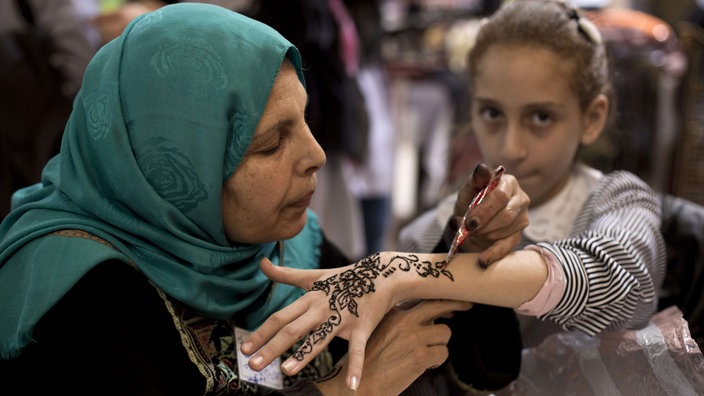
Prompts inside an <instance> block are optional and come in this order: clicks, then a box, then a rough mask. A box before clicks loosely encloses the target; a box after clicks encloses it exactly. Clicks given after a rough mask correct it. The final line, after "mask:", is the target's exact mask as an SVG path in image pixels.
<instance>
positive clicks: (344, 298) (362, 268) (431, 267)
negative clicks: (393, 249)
mask: <svg viewBox="0 0 704 396" xmlns="http://www.w3.org/2000/svg"><path fill="white" fill-rule="evenodd" d="M443 264H444V261H438V262H435V263H433V262H430V261H421V260H420V259H419V258H418V256H416V255H414V254H409V255H407V256H401V255H399V256H394V257H392V258H391V260H389V262H388V263H386V264H382V263H381V259H380V258H379V254H378V253H377V254H373V255H371V256H369V257H366V258H364V259H362V260H360V261H358V262H357V263H356V264H355V265H354V267H352V269H349V270H347V271H345V272H342V273H340V274H337V275H333V276H331V277H329V278H327V279H324V280H321V281H317V282H314V283H313V287H312V288H311V291H322V292H325V294H326V295H328V297H329V299H328V303H329V304H330V305H329V306H330V310H331V311H332V312H333V313H332V315H330V317H328V319H327V320H326V321H325V322H323V323H322V324H321V325H320V326H319V327H318V328H317V329H316V330H314V331H312V332H311V333H310V334H309V336H308V338H307V339H306V340H305V342H304V343H303V345H302V346H301V347H300V348H299V349H298V351H296V353H294V354H293V357H294V358H295V359H297V360H299V361H302V360H303V359H304V358H305V356H306V355H307V354H309V353H311V352H312V351H313V346H314V345H315V344H317V343H318V342H320V341H322V340H324V339H325V338H326V337H327V336H328V335H329V334H330V333H332V331H333V330H334V329H335V327H336V326H339V325H340V324H341V323H342V311H344V310H348V311H349V312H350V313H351V314H353V315H354V316H359V314H358V313H357V307H358V305H357V301H356V299H357V298H360V297H362V296H364V295H365V294H369V293H372V292H374V291H375V288H374V280H375V279H376V278H377V277H378V276H379V275H382V276H383V277H384V278H388V277H389V276H391V275H392V274H393V273H394V272H396V271H397V270H401V271H404V272H409V271H411V270H414V271H415V272H416V273H417V274H418V275H420V276H422V277H423V278H427V277H429V276H430V277H433V278H439V277H440V275H444V276H446V277H447V278H449V279H450V280H451V281H453V282H454V280H455V279H454V277H453V276H452V273H451V272H450V271H448V270H446V269H445V268H444V265H443Z"/></svg>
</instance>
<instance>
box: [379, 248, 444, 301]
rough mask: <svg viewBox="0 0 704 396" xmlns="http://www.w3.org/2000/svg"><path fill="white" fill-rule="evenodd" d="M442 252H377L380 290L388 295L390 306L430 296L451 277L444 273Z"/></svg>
mask: <svg viewBox="0 0 704 396" xmlns="http://www.w3.org/2000/svg"><path fill="white" fill-rule="evenodd" d="M444 260H445V254H444V253H425V254H416V253H405V252H381V253H379V265H380V268H383V269H381V270H380V273H379V274H378V278H379V281H378V282H377V283H378V284H379V285H378V286H379V290H380V291H381V290H384V292H385V293H389V295H390V296H391V301H390V302H391V304H392V306H394V305H396V304H398V303H400V302H402V301H406V300H409V299H417V298H420V297H421V296H423V295H431V294H433V290H436V288H437V287H438V285H439V284H440V283H441V282H443V280H448V279H451V276H452V275H451V274H449V272H447V271H443V268H442V263H443V262H444Z"/></svg>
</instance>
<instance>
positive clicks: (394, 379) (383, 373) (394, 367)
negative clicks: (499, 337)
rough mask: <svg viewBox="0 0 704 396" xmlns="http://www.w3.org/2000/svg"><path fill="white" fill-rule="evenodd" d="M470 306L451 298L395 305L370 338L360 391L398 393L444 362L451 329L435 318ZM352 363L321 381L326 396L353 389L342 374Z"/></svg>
mask: <svg viewBox="0 0 704 396" xmlns="http://www.w3.org/2000/svg"><path fill="white" fill-rule="evenodd" d="M470 307H471V304H470V303H467V302H460V301H450V300H424V301H421V302H420V303H418V304H417V305H415V306H412V307H410V308H403V307H401V306H400V305H399V306H396V307H394V308H393V309H392V310H391V311H390V312H389V313H388V314H386V316H385V317H384V319H383V320H382V322H381V323H380V324H379V326H378V327H377V328H376V330H374V333H373V334H372V336H371V338H369V342H368V343H367V348H366V351H365V357H364V373H365V375H364V380H363V381H361V382H360V383H359V387H358V388H357V391H358V392H359V393H358V394H361V395H398V394H400V393H401V392H403V391H404V390H405V389H406V388H408V386H409V385H410V384H411V383H412V382H413V381H415V380H416V379H417V378H418V377H419V376H420V375H421V374H423V372H425V370H427V369H429V368H434V367H438V366H440V365H441V364H443V362H445V360H446V359H447V357H448V353H449V352H448V349H447V343H448V342H449V340H450V335H451V333H450V328H449V327H448V326H447V325H445V324H435V323H434V321H435V319H437V318H439V317H442V316H446V315H449V314H451V313H452V312H454V311H463V310H467V309H469V308H470ZM348 363H349V362H348V361H347V358H345V359H343V360H342V361H341V362H340V365H338V367H339V368H338V370H336V371H335V373H334V374H333V375H331V376H330V377H328V378H327V379H325V380H322V381H320V382H318V384H317V385H318V388H319V389H320V391H321V392H322V393H323V394H324V395H327V394H336V395H338V394H345V393H346V392H349V389H348V388H347V386H346V382H345V378H344V377H343V376H342V375H340V373H341V372H342V373H344V372H345V371H346V370H347V368H348V367H347V366H348ZM350 393H351V392H350Z"/></svg>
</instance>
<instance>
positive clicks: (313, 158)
mask: <svg viewBox="0 0 704 396" xmlns="http://www.w3.org/2000/svg"><path fill="white" fill-rule="evenodd" d="M304 144H305V145H306V150H305V155H304V159H303V163H304V167H305V172H306V173H314V172H317V171H318V170H320V168H322V167H323V165H325V160H326V155H325V151H323V148H322V147H320V144H318V141H317V140H315V137H314V136H313V134H312V133H311V132H310V130H308V131H307V134H306V139H305V142H304Z"/></svg>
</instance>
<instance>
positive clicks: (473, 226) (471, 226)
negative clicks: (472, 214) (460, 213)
mask: <svg viewBox="0 0 704 396" xmlns="http://www.w3.org/2000/svg"><path fill="white" fill-rule="evenodd" d="M478 225H479V224H477V221H476V220H474V219H472V220H470V221H469V223H467V229H468V230H469V231H474V230H476V229H477V226H478Z"/></svg>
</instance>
